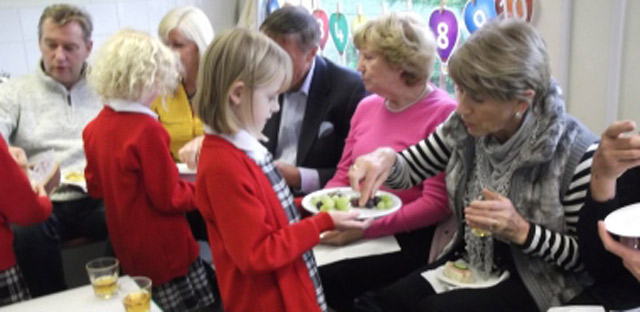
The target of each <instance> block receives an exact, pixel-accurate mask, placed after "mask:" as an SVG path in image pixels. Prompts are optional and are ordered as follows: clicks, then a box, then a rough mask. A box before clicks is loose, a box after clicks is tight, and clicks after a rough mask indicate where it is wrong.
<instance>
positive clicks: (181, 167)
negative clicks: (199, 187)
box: [176, 163, 196, 174]
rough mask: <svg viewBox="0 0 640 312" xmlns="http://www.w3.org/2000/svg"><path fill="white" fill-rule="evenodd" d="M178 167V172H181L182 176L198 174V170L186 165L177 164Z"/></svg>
mask: <svg viewBox="0 0 640 312" xmlns="http://www.w3.org/2000/svg"><path fill="white" fill-rule="evenodd" d="M176 166H177V167H178V172H180V174H196V170H195V169H189V167H187V164H185V163H176Z"/></svg>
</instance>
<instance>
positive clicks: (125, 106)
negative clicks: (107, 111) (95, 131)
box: [105, 99, 158, 119]
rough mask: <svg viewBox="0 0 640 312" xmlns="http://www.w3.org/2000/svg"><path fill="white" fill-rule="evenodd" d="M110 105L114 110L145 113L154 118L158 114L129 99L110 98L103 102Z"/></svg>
mask: <svg viewBox="0 0 640 312" xmlns="http://www.w3.org/2000/svg"><path fill="white" fill-rule="evenodd" d="M105 105H107V106H109V107H111V108H112V109H113V110H114V111H116V112H129V113H139V114H146V115H149V116H151V117H153V118H155V119H158V115H157V114H156V113H154V112H153V111H152V110H151V108H149V107H147V106H144V105H142V104H140V103H138V102H133V101H129V100H121V99H110V100H108V101H107V103H106V104H105Z"/></svg>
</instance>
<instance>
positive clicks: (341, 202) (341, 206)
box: [335, 196, 351, 211]
mask: <svg viewBox="0 0 640 312" xmlns="http://www.w3.org/2000/svg"><path fill="white" fill-rule="evenodd" d="M335 202H336V209H338V210H342V211H348V210H349V208H350V204H351V203H350V202H349V197H347V196H342V197H338V198H337V199H336V201H335Z"/></svg>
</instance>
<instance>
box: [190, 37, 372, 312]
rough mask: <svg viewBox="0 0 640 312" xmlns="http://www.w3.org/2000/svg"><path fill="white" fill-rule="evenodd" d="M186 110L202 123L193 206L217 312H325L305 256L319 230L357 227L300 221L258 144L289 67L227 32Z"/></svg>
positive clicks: (348, 221) (265, 44)
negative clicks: (211, 266)
mask: <svg viewBox="0 0 640 312" xmlns="http://www.w3.org/2000/svg"><path fill="white" fill-rule="evenodd" d="M201 64H202V67H201V69H200V77H199V79H198V81H199V84H198V88H197V89H198V92H197V94H196V98H195V103H196V111H197V112H198V114H199V116H200V118H201V120H202V121H203V122H204V123H205V124H206V126H205V132H206V136H205V139H204V142H203V145H202V150H201V154H200V160H199V163H198V175H197V178H196V203H197V205H198V208H199V209H200V211H201V212H202V215H203V216H204V219H205V221H206V222H207V229H208V233H209V242H210V244H211V250H212V254H213V259H214V263H215V264H216V273H217V275H218V281H219V286H220V292H221V295H222V303H223V305H224V310H225V311H226V312H233V311H292V312H294V311H295V312H297V311H326V309H327V306H326V303H325V300H324V295H323V290H322V284H321V283H320V278H319V276H318V271H317V267H316V263H315V259H314V257H313V253H312V252H311V250H310V249H311V248H312V247H313V246H314V245H316V244H318V243H319V241H320V233H322V232H323V231H327V230H331V229H334V228H337V229H346V228H363V226H364V225H365V224H366V223H367V222H363V221H358V220H356V217H357V213H319V214H317V215H315V216H313V217H310V218H306V219H304V220H301V219H300V216H299V215H298V211H297V209H296V207H295V205H294V203H293V196H292V195H291V192H290V191H289V188H288V187H287V185H286V183H285V181H284V179H283V178H282V176H281V175H280V173H279V172H278V171H277V170H276V169H275V166H274V164H273V160H272V158H271V155H270V154H269V152H267V150H266V148H264V147H263V146H262V145H261V144H260V142H258V140H259V139H262V138H264V137H263V135H262V133H261V132H262V128H263V127H264V125H265V123H266V121H267V119H269V117H270V116H271V114H272V113H273V112H275V111H277V110H278V109H279V107H278V94H279V93H280V92H282V90H285V89H287V87H288V85H289V82H290V80H291V74H292V69H291V60H290V59H289V56H288V55H287V54H286V52H284V50H282V49H281V48H280V47H279V46H278V45H277V44H276V43H275V42H273V41H271V40H270V39H269V38H268V37H266V36H265V35H263V34H261V33H258V32H256V31H251V30H246V29H233V30H231V31H228V32H226V33H224V34H222V35H220V36H219V37H217V38H216V39H215V40H214V42H213V43H212V44H211V45H210V46H209V48H208V49H207V51H206V53H205V56H204V58H203V60H202V63H201Z"/></svg>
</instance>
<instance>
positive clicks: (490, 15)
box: [462, 0, 501, 34]
mask: <svg viewBox="0 0 640 312" xmlns="http://www.w3.org/2000/svg"><path fill="white" fill-rule="evenodd" d="M498 1H501V0H498ZM497 15H498V14H497V12H496V7H495V3H494V0H475V1H474V0H469V2H467V4H466V5H465V6H464V10H463V12H462V16H464V25H465V26H466V27H467V30H468V31H469V33H470V34H473V33H474V32H475V31H476V30H478V29H479V28H480V27H482V25H484V24H485V23H486V22H488V21H490V20H492V19H494V18H496V16H497Z"/></svg>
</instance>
